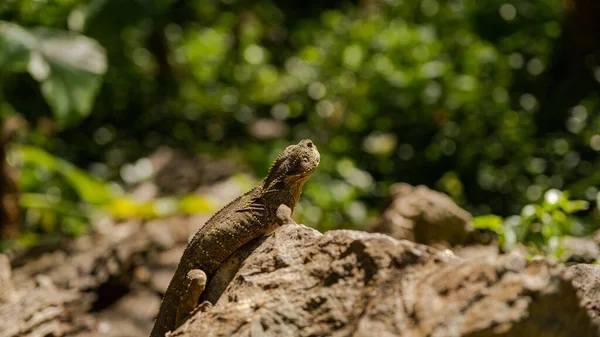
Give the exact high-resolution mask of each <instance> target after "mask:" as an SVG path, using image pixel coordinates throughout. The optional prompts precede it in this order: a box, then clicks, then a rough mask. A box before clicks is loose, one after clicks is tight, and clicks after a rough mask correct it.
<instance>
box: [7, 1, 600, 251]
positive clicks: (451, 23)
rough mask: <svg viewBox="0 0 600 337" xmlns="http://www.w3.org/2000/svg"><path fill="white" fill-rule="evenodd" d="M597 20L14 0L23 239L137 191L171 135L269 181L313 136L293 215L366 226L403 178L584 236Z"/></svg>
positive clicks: (66, 229)
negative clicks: (313, 168) (272, 167)
mask: <svg viewBox="0 0 600 337" xmlns="http://www.w3.org/2000/svg"><path fill="white" fill-rule="evenodd" d="M598 15H600V8H599V5H598V4H597V3H596V2H594V1H584V0H566V1H557V0H490V1H475V0H455V1H442V0H388V1H378V0H363V1H359V2H348V1H322V2H318V3H317V2H314V3H311V2H306V1H304V2H300V1H288V2H275V1H268V0H266V1H263V0H258V1H255V0H249V1H238V0H221V1H217V0H188V1H181V0H180V1H176V0H155V1H150V0H52V1H51V0H35V1H34V0H4V1H2V3H1V4H0V20H1V21H0V78H1V83H0V115H1V116H2V118H3V120H6V119H7V118H10V116H15V115H19V116H21V117H22V118H24V119H25V120H26V121H27V125H29V127H28V128H27V130H26V131H20V132H18V136H16V137H14V138H13V141H12V142H11V144H12V146H11V147H10V151H9V152H8V154H7V156H8V163H9V164H11V166H13V167H16V168H18V170H19V172H20V175H19V178H18V184H19V188H20V191H21V193H22V195H21V199H20V204H21V207H23V208H24V212H23V213H22V217H21V220H20V222H21V223H24V225H22V226H24V227H23V228H22V229H21V230H20V232H21V236H20V238H21V239H20V240H21V241H20V242H21V243H23V242H25V243H27V242H28V243H29V244H30V245H35V244H37V242H38V241H37V240H38V235H37V234H36V233H38V234H39V233H58V234H57V235H58V236H61V235H67V236H68V235H79V234H81V233H84V232H85V231H86V230H87V229H88V227H89V226H88V225H87V224H88V223H89V218H90V214H93V213H94V212H95V211H97V210H98V209H99V208H101V207H98V206H99V205H100V206H102V205H107V204H110V205H112V206H114V205H115V203H116V204H118V205H121V204H123V203H125V204H126V205H128V204H127V200H126V199H123V194H122V192H120V191H123V190H125V191H126V190H128V189H130V188H131V187H132V186H134V185H136V184H138V183H139V182H141V181H144V180H145V179H151V177H150V175H144V174H142V173H140V174H138V175H135V174H133V176H132V174H130V173H131V169H132V168H138V169H140V170H141V171H143V167H144V162H141V164H140V161H139V159H140V158H143V157H145V156H148V155H149V154H151V153H152V152H154V151H155V150H156V149H157V148H158V147H159V146H162V145H167V146H170V147H173V148H183V149H186V150H188V151H191V152H193V153H197V154H201V153H206V154H210V155H212V156H215V157H227V158H235V159H236V161H238V162H241V163H244V164H246V165H248V167H249V168H250V169H251V170H252V171H254V172H255V173H256V175H257V176H263V175H264V174H265V173H266V171H267V170H268V167H269V164H270V162H271V161H272V159H273V158H274V156H275V155H276V153H277V152H278V151H280V150H281V149H283V148H284V147H285V146H286V145H288V144H290V143H291V142H295V141H297V140H299V139H302V138H311V139H313V140H314V142H315V143H316V144H317V146H318V147H319V150H320V151H321V154H322V160H321V166H320V167H319V169H318V173H317V174H316V175H315V176H314V177H313V178H312V179H311V181H310V182H309V183H308V184H307V186H306V188H305V193H304V197H303V200H302V204H301V206H300V207H299V209H298V212H297V213H298V214H297V218H298V219H299V222H300V221H302V222H304V223H306V224H307V225H311V226H314V227H317V228H319V229H320V230H327V229H332V228H364V227H365V225H366V224H367V222H368V218H369V217H371V216H373V215H376V214H377V213H378V212H379V211H380V210H381V208H382V207H383V206H384V204H385V199H386V196H387V189H388V187H389V186H390V184H392V183H394V182H400V181H403V182H408V183H410V184H425V185H427V186H430V187H432V188H435V189H438V190H441V191H443V192H445V193H447V194H449V195H450V196H451V197H452V198H453V199H454V200H455V201H456V202H457V203H458V204H459V205H461V206H462V207H464V208H466V209H467V210H468V211H470V212H472V213H473V214H474V215H476V216H479V215H488V214H495V215H496V216H487V217H482V218H477V221H476V224H477V225H478V226H480V227H485V228H492V229H494V230H496V231H498V232H500V233H504V232H503V231H504V229H501V228H502V227H503V226H504V227H506V228H513V227H515V224H517V225H519V224H520V225H521V226H522V228H524V229H523V230H524V231H525V232H526V233H525V234H520V235H517V239H518V240H522V241H527V240H531V241H533V242H534V243H536V244H539V245H546V244H548V242H549V240H550V239H552V238H554V237H559V236H562V235H587V234H590V233H592V232H593V231H594V230H595V229H596V228H597V227H598V223H597V217H596V214H597V202H596V200H597V199H598V185H599V184H600V171H598V168H599V167H600V158H599V157H598V152H599V151H600V114H599V113H598V112H599V111H600V106H599V105H600V52H599V50H600V41H599V40H600V37H599V35H600V34H598V32H600V26H599V24H598V23H597V22H598V20H597V19H595V18H597V17H598ZM128 172H129V173H128ZM138 173H139V172H138ZM548 191H550V192H548ZM183 198H184V199H185V197H183ZM573 199H575V201H572V200H573ZM115 200H117V201H118V202H117V201H115ZM186 200H187V201H190V200H189V197H188V199H186ZM586 201H587V202H586ZM119 202H120V203H121V204H119ZM588 202H591V203H588ZM118 205H117V206H118ZM189 205H191V206H189ZM194 205H196V206H197V207H196V206H194ZM202 205H203V202H202V200H201V198H197V199H193V200H192V201H191V202H190V203H188V207H187V208H185V207H184V210H187V211H190V208H191V209H194V207H196V208H197V209H198V210H199V211H202V210H204V211H208V212H210V211H212V210H209V209H205V208H203V207H202ZM557 205H559V206H557ZM121 206H123V205H121ZM146 206H147V205H146ZM148 207H152V205H150V206H148ZM532 207H533V208H532ZM117 208H118V207H117ZM113 209H114V207H113ZM119 209H120V210H121V211H120V213H119V212H117V213H119V214H120V216H125V217H126V216H127V210H128V209H130V208H127V207H124V208H123V207H121V208H119ZM123 209H124V211H123ZM181 209H182V208H181V207H180V208H179V210H181ZM32 210H33V211H35V212H32ZM131 212H132V216H137V215H139V214H137V213H136V211H133V210H132V211H131ZM142 213H143V212H142ZM150 213H152V212H150ZM151 215H153V216H160V214H158V215H157V214H154V213H152V214H151ZM511 215H517V217H518V219H520V220H517V221H516V222H515V218H514V217H511V218H510V219H512V220H510V221H508V222H505V221H504V220H503V219H504V218H505V217H508V216H511ZM532 219H533V220H532ZM536 219H537V220H536ZM532 223H534V224H535V223H539V224H541V225H540V226H531V224H532ZM40 224H41V225H40ZM33 234H36V235H33ZM530 234H531V235H530ZM32 235H33V236H32ZM32 237H35V239H31V238H32ZM28 238H29V239H28Z"/></svg>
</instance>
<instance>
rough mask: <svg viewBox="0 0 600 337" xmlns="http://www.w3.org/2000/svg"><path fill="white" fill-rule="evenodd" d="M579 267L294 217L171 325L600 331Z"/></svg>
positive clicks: (249, 331)
mask: <svg viewBox="0 0 600 337" xmlns="http://www.w3.org/2000/svg"><path fill="white" fill-rule="evenodd" d="M238 267H239V270H238V269H237V268H238ZM571 274H572V273H566V272H565V269H564V267H562V266H560V265H558V264H555V263H553V262H549V261H547V260H537V261H526V260H525V259H524V258H522V257H521V256H518V255H507V256H501V257H499V258H495V259H493V258H481V259H470V260H459V259H458V258H456V257H454V256H453V255H451V254H447V253H445V252H443V251H439V250H436V249H434V248H431V247H428V246H424V245H420V244H416V243H413V242H409V241H404V240H396V239H393V238H390V237H389V236H385V235H381V234H369V233H364V232H358V231H348V230H337V231H330V232H327V233H325V234H321V233H319V232H317V231H315V230H313V229H309V228H307V227H304V226H292V225H290V226H284V227H282V228H280V229H279V230H278V231H276V232H275V233H274V234H273V235H271V236H269V237H268V238H264V239H262V240H260V241H257V242H254V243H252V244H250V245H248V246H246V247H244V248H243V249H241V250H240V251H239V252H238V253H237V254H236V255H234V256H233V257H232V258H231V259H230V261H228V263H226V264H225V265H224V266H223V268H222V269H221V270H220V271H219V272H218V273H217V275H215V277H214V278H213V279H212V281H211V284H210V285H209V287H208V290H207V294H205V298H208V299H211V300H212V301H214V302H215V304H214V306H212V307H211V306H208V305H204V306H202V307H203V309H202V310H200V311H198V312H197V313H196V314H195V315H194V316H193V317H192V318H191V319H190V320H188V321H187V322H186V323H185V324H184V325H183V326H182V327H180V328H179V329H178V330H176V331H175V332H173V333H172V336H180V337H183V336H410V337H419V336H444V337H453V336H542V337H543V336H565V337H566V336H599V333H598V327H597V325H596V323H595V322H594V321H593V320H592V318H590V315H589V314H588V313H587V311H586V308H584V307H583V306H581V305H580V298H579V297H578V294H577V289H576V288H575V287H574V286H573V285H572V283H571V276H570V275H571ZM230 279H231V281H229V280H230Z"/></svg>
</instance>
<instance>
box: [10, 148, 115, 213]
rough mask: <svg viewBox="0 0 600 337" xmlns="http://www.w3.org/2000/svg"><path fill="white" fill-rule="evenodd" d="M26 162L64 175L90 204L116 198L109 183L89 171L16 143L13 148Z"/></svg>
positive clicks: (106, 202)
mask: <svg viewBox="0 0 600 337" xmlns="http://www.w3.org/2000/svg"><path fill="white" fill-rule="evenodd" d="M12 150H13V151H15V155H16V156H17V157H20V158H21V159H22V161H23V163H24V164H30V165H35V166H39V167H43V168H45V169H47V170H50V171H53V172H55V173H57V174H60V175H62V176H63V177H64V178H65V180H67V182H68V183H69V184H70V185H71V186H72V187H73V189H75V191H77V194H79V196H80V197H81V198H82V199H83V200H84V201H85V202H88V203H90V204H108V203H110V202H111V201H112V200H114V199H115V195H114V194H113V193H112V191H111V189H110V188H109V186H108V184H106V183H104V182H103V181H100V180H98V179H96V178H94V177H92V176H91V175H89V174H88V173H87V172H85V171H83V170H81V169H79V168H77V167H76V166H75V165H73V164H71V163H69V162H68V161H66V160H63V159H60V158H57V157H54V156H53V155H51V154H50V153H48V152H46V151H44V150H42V149H39V148H36V147H33V146H27V145H15V146H14V147H13V149H12Z"/></svg>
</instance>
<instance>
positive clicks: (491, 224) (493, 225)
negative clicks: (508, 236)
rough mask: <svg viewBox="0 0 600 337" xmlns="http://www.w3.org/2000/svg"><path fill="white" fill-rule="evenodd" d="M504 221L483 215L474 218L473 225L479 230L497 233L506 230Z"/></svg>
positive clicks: (495, 216) (494, 216) (500, 218)
mask: <svg viewBox="0 0 600 337" xmlns="http://www.w3.org/2000/svg"><path fill="white" fill-rule="evenodd" d="M503 224H504V220H503V219H502V217H499V216H497V215H493V214H490V215H482V216H477V217H474V218H473V225H474V226H475V228H478V229H489V230H493V231H494V232H496V233H500V232H502V231H503V230H504V226H503Z"/></svg>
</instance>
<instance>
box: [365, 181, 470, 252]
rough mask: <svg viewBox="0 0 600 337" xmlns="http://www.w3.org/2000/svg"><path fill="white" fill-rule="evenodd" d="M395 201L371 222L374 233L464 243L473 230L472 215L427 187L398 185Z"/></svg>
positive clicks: (429, 241) (432, 242)
mask: <svg viewBox="0 0 600 337" xmlns="http://www.w3.org/2000/svg"><path fill="white" fill-rule="evenodd" d="M390 194H391V199H392V200H391V203H390V204H389V206H388V207H387V208H386V209H385V210H384V211H383V213H382V214H381V215H380V216H379V217H377V218H376V219H375V220H374V221H373V222H372V223H371V224H370V225H369V229H368V230H369V231H370V232H379V233H384V234H388V235H390V236H392V237H394V238H396V239H405V240H410V241H414V242H419V243H424V244H428V245H436V244H450V245H459V244H464V243H466V242H467V241H468V240H469V236H470V235H471V234H472V232H473V225H472V223H471V214H469V213H468V212H467V211H465V210H464V209H462V208H460V207H459V206H458V205H456V203H454V201H452V199H451V198H450V197H449V196H447V195H445V194H443V193H440V192H437V191H433V190H431V189H429V188H427V187H426V186H417V187H413V186H411V185H408V184H403V183H400V184H395V185H393V186H392V187H391V188H390Z"/></svg>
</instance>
